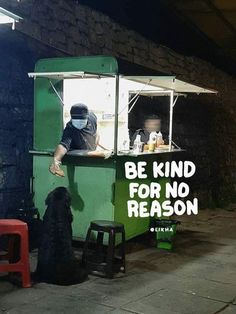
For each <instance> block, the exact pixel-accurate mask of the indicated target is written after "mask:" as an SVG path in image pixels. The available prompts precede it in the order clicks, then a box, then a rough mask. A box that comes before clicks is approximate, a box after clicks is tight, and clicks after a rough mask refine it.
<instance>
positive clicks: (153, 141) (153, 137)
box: [148, 132, 157, 153]
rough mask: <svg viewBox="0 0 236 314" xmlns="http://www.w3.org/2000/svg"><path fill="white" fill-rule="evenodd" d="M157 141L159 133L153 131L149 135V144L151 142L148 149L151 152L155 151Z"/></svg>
mask: <svg viewBox="0 0 236 314" xmlns="http://www.w3.org/2000/svg"><path fill="white" fill-rule="evenodd" d="M156 141H157V133H156V132H151V133H150V135H149V141H148V144H149V148H148V151H149V152H150V153H152V152H154V151H155V146H156Z"/></svg>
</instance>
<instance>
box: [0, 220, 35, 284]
mask: <svg viewBox="0 0 236 314" xmlns="http://www.w3.org/2000/svg"><path fill="white" fill-rule="evenodd" d="M4 234H8V235H18V236H20V260H19V261H18V262H16V263H11V264H10V263H8V264H5V263H4V264H1V263H0V272H3V273H7V272H20V273H21V274H22V286H23V287H24V288H29V287H31V282H30V263H29V243H28V226H27V224H26V223H24V222H22V221H20V220H16V219H0V235H4ZM12 249H13V242H12V240H10V242H9V247H8V253H7V254H5V255H2V256H1V255H0V259H2V260H8V261H9V259H10V258H11V255H12Z"/></svg>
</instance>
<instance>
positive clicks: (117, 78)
mask: <svg viewBox="0 0 236 314" xmlns="http://www.w3.org/2000/svg"><path fill="white" fill-rule="evenodd" d="M119 83H120V78H119V75H116V82H115V84H116V86H115V89H116V91H115V125H114V154H115V155H116V154H117V143H118V122H119V121H118V118H119V117H118V114H119V112H118V110H119Z"/></svg>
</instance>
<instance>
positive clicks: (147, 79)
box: [123, 76, 217, 94]
mask: <svg viewBox="0 0 236 314" xmlns="http://www.w3.org/2000/svg"><path fill="white" fill-rule="evenodd" d="M123 78H125V79H127V80H132V81H135V82H139V83H143V84H147V85H149V86H155V87H159V88H163V89H165V90H172V91H174V92H176V93H196V94H201V93H210V94H215V93H217V91H216V90H213V89H209V88H204V87H200V86H197V85H193V84H190V83H187V82H184V81H181V80H179V79H177V78H176V77H175V76H123Z"/></svg>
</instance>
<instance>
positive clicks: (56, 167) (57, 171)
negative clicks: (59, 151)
mask: <svg viewBox="0 0 236 314" xmlns="http://www.w3.org/2000/svg"><path fill="white" fill-rule="evenodd" d="M60 165H61V162H60V161H59V160H56V159H54V161H53V163H52V164H51V165H50V166H49V171H50V172H51V173H52V174H54V175H55V176H58V177H64V176H65V174H64V171H63V170H62V169H61V168H60Z"/></svg>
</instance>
